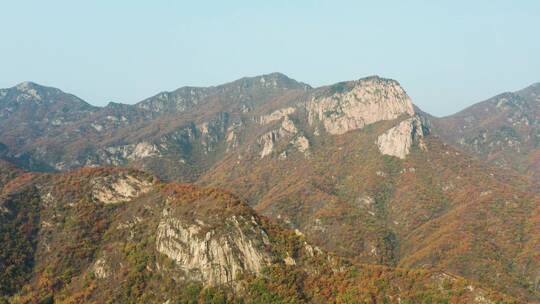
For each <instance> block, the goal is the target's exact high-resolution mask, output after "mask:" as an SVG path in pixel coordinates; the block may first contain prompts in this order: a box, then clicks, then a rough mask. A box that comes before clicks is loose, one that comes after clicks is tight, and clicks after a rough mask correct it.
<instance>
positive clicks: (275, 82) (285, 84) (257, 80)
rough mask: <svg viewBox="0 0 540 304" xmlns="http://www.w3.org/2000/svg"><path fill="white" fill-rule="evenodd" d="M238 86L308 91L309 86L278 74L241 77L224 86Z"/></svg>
mask: <svg viewBox="0 0 540 304" xmlns="http://www.w3.org/2000/svg"><path fill="white" fill-rule="evenodd" d="M230 84H240V85H242V86H244V87H261V88H283V89H305V90H307V89H310V88H311V86H310V85H308V84H305V83H303V82H299V81H296V80H294V79H292V78H290V77H288V76H287V75H285V74H283V73H279V72H273V73H270V74H263V75H258V76H252V77H243V78H240V79H238V80H236V81H233V82H232V83H229V84H225V85H224V86H226V85H230Z"/></svg>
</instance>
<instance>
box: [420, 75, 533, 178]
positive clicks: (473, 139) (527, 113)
mask: <svg viewBox="0 0 540 304" xmlns="http://www.w3.org/2000/svg"><path fill="white" fill-rule="evenodd" d="M431 120H432V121H433V126H434V129H435V130H436V132H437V134H439V135H440V136H441V137H442V138H443V139H444V140H446V141H448V142H449V143H452V144H454V145H456V146H457V147H458V148H460V149H463V150H465V151H467V152H471V153H473V154H475V155H478V156H479V157H480V158H482V159H485V160H487V161H489V162H491V163H493V164H495V165H497V166H500V167H506V168H512V169H515V170H517V171H518V172H521V173H525V174H527V175H530V176H533V177H535V178H536V179H539V178H540V83H537V84H534V85H531V86H529V87H527V88H525V89H523V90H520V91H517V92H508V93H503V94H500V95H497V96H495V97H493V98H490V99H488V100H486V101H483V102H480V103H478V104H475V105H473V106H471V107H469V108H467V109H465V110H463V111H461V112H459V113H456V114H454V115H451V116H447V117H443V118H432V119H431Z"/></svg>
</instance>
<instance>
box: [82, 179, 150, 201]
mask: <svg viewBox="0 0 540 304" xmlns="http://www.w3.org/2000/svg"><path fill="white" fill-rule="evenodd" d="M93 183H94V185H93V191H92V196H93V198H94V199H95V200H97V201H99V202H101V203H103V204H118V203H121V202H125V201H129V200H131V199H133V198H136V197H138V196H140V195H142V194H144V193H147V192H148V191H150V190H151V189H152V186H153V183H152V181H149V180H146V179H143V178H139V177H138V176H135V175H131V174H119V175H109V176H105V177H99V178H96V179H95V180H94V181H93Z"/></svg>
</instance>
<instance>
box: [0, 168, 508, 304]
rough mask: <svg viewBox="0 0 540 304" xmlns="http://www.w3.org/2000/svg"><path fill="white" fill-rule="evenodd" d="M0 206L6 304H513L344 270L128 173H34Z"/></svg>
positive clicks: (185, 188)
mask: <svg viewBox="0 0 540 304" xmlns="http://www.w3.org/2000/svg"><path fill="white" fill-rule="evenodd" d="M0 207H1V210H2V212H1V213H0V218H1V221H0V237H1V238H2V240H3V249H2V250H1V251H0V255H1V257H2V258H1V259H0V270H2V271H1V272H0V282H1V283H2V284H0V286H1V288H0V301H3V302H5V301H10V303H28V302H32V303H52V302H54V303H82V302H84V303H106V302H115V303H141V302H144V303H167V302H168V303H170V302H182V303H192V302H199V303H216V302H219V303H226V302H232V303H236V302H246V303H283V302H287V303H290V302H295V303H329V302H336V303H348V302H350V301H353V302H366V301H369V302H373V301H377V302H379V301H380V302H404V303H407V302H410V303H430V302H441V303H443V302H446V303H450V302H451V303H464V302H468V303H517V301H516V300H514V299H512V298H510V297H508V296H505V295H502V294H500V293H497V292H493V291H491V290H489V289H486V288H483V287H481V286H479V285H478V284H473V283H471V282H469V281H466V280H464V279H462V278H459V277H456V276H452V275H449V274H445V273H443V272H437V271H421V270H418V271H417V270H405V269H393V268H388V267H382V266H369V265H357V264H351V263H349V262H347V261H345V260H341V259H339V258H336V257H333V256H332V255H328V254H326V253H324V252H323V251H321V250H320V249H318V248H317V247H313V246H311V245H309V244H308V243H307V242H306V241H305V240H304V238H303V236H301V235H299V234H295V233H292V232H289V231H287V230H283V229H281V228H279V227H278V226H276V225H275V224H273V223H272V222H270V221H268V220H267V219H266V218H264V217H260V216H258V215H257V214H256V213H255V212H254V211H253V210H252V209H250V208H249V207H248V206H247V205H246V204H244V203H242V202H241V201H239V200H238V199H236V198H235V197H234V196H232V195H231V194H229V193H227V192H223V191H219V190H215V189H208V188H200V187H195V186H189V185H179V184H162V183H160V182H159V181H157V180H156V179H155V178H153V177H151V176H149V175H148V174H145V173H142V172H138V171H134V170H119V169H82V170H79V171H75V172H71V173H64V174H55V175H50V174H32V175H31V176H30V177H25V178H22V179H20V178H19V179H15V180H12V184H11V186H9V187H8V186H6V187H4V190H3V193H2V196H1V197H0Z"/></svg>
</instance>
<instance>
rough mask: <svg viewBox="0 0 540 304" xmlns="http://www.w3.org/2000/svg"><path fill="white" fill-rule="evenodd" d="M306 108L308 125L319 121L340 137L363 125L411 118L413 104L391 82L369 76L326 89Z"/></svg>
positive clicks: (328, 130)
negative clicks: (399, 118) (405, 117)
mask: <svg viewBox="0 0 540 304" xmlns="http://www.w3.org/2000/svg"><path fill="white" fill-rule="evenodd" d="M329 91H330V94H322V95H320V96H316V97H313V98H312V99H311V100H310V101H309V102H308V103H307V105H306V108H307V111H308V115H309V122H310V124H315V123H316V122H317V121H320V122H322V124H323V126H324V128H325V129H326V131H327V132H328V133H330V134H343V133H346V132H348V131H351V130H356V129H361V128H363V127H364V126H366V125H369V124H372V123H375V122H378V121H381V120H392V119H396V118H398V117H399V116H401V115H409V116H412V115H414V109H413V104H412V102H411V99H410V98H409V97H408V96H407V94H406V93H405V91H404V90H403V88H402V87H401V86H400V85H399V83H398V82H396V81H394V80H386V79H381V78H379V77H369V78H365V79H361V80H358V81H355V82H352V83H342V84H337V85H334V86H332V87H330V88H329Z"/></svg>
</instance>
